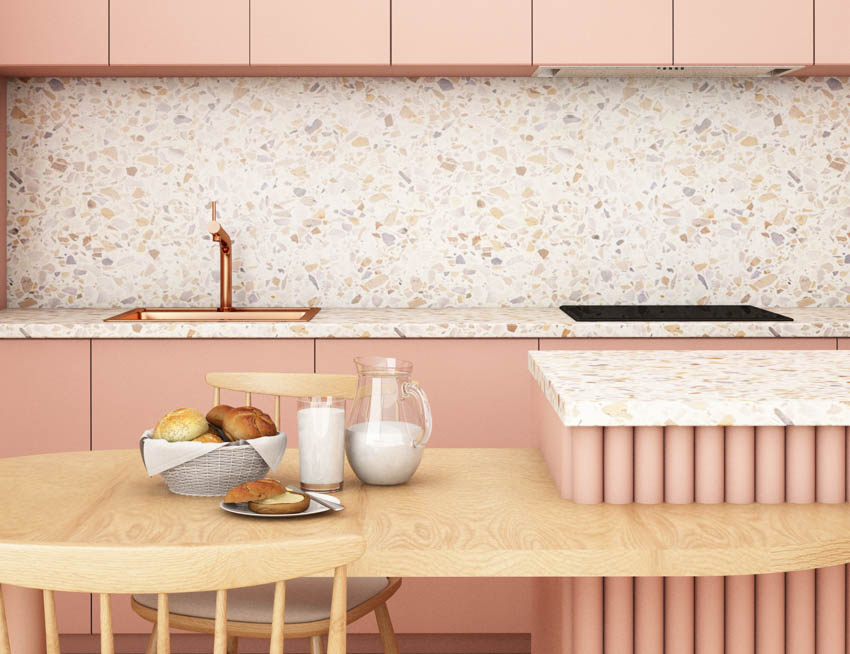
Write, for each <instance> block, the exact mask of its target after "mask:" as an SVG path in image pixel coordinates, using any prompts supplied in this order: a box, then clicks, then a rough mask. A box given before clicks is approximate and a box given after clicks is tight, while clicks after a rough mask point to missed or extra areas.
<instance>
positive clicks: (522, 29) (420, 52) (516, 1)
mask: <svg viewBox="0 0 850 654" xmlns="http://www.w3.org/2000/svg"><path fill="white" fill-rule="evenodd" d="M392 63H393V65H396V64H399V65H417V64H421V65H430V64H448V65H451V64H482V65H484V64H487V65H501V64H529V63H531V0H393V3H392Z"/></svg>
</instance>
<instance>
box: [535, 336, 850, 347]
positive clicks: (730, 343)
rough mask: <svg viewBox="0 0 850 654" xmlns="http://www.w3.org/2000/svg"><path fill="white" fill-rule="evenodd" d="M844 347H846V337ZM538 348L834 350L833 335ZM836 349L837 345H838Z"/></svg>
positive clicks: (558, 342) (546, 343)
mask: <svg viewBox="0 0 850 654" xmlns="http://www.w3.org/2000/svg"><path fill="white" fill-rule="evenodd" d="M838 340H839V343H840V342H841V340H845V341H847V345H846V346H845V347H846V349H850V339H838ZM540 349H541V350H834V349H835V339H834V338H541V339H540ZM839 349H840V348H839Z"/></svg>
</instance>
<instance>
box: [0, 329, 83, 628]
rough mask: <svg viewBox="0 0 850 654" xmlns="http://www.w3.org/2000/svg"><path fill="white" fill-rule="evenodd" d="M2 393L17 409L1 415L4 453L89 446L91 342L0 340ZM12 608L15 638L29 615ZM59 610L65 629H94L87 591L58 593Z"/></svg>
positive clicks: (20, 594) (0, 447)
mask: <svg viewBox="0 0 850 654" xmlns="http://www.w3.org/2000/svg"><path fill="white" fill-rule="evenodd" d="M0 397H2V398H3V401H4V402H5V403H6V404H7V405H8V406H14V407H16V411H7V412H5V413H4V414H3V435H4V437H3V438H2V440H0V456H4V457H6V456H24V455H27V454H43V453H47V452H65V451H74V450H87V449H89V437H90V432H91V428H90V421H89V341H84V340H17V339H16V340H0ZM25 594H26V591H20V592H17V593H16V594H15V599H10V600H9V602H10V603H12V602H14V601H21V599H20V598H22V597H23V596H24V595H25ZM24 601H25V602H26V600H24ZM40 602H41V600H40V596H39V600H38V603H39V604H40ZM11 610H12V611H14V612H13V615H10V617H9V621H10V627H9V628H10V629H11V630H12V638H14V632H15V630H16V625H15V622H16V620H17V619H19V618H20V619H26V618H27V613H26V612H25V611H18V610H14V609H11ZM56 614H57V619H58V621H59V629H60V631H61V632H62V633H68V634H87V633H90V630H91V605H90V602H89V596H88V595H83V594H76V593H57V595H56ZM17 629H20V627H17Z"/></svg>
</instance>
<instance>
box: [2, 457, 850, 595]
mask: <svg viewBox="0 0 850 654" xmlns="http://www.w3.org/2000/svg"><path fill="white" fill-rule="evenodd" d="M297 471H298V456H297V452H296V451H294V450H293V451H289V452H287V454H286V456H285V457H284V462H283V464H282V465H281V467H280V469H279V470H278V473H277V474H276V475H274V476H276V477H278V478H280V479H282V480H283V481H285V482H288V483H293V482H294V483H297V479H298V475H297ZM0 497H4V498H7V499H6V500H5V501H4V503H3V520H2V521H0V581H3V582H5V583H12V584H15V583H18V584H20V585H26V584H24V583H23V580H22V577H21V575H22V574H23V573H21V572H16V571H19V570H20V568H21V564H20V561H21V560H22V559H20V558H19V557H20V556H22V555H27V556H29V557H30V558H29V559H28V560H29V561H34V562H35V563H36V564H39V562H41V564H44V562H46V561H47V560H48V559H51V560H52V559H53V558H55V557H56V555H57V552H60V553H61V561H62V563H63V566H64V569H65V570H66V571H67V572H66V573H65V574H64V575H60V576H59V578H56V577H52V578H51V579H50V580H49V581H50V582H51V583H50V584H49V585H51V587H52V588H54V589H56V590H75V589H76V586H79V585H80V584H79V582H78V581H75V578H77V577H78V576H79V575H78V571H79V569H80V568H79V566H80V565H81V564H82V563H83V562H84V561H87V562H89V563H90V562H91V557H93V556H96V557H97V561H98V562H99V564H100V565H103V566H112V567H115V566H118V565H120V564H122V562H123V564H124V565H126V561H127V555H128V553H129V555H130V556H131V557H132V561H133V563H134V565H133V569H132V570H131V571H129V572H128V574H131V575H132V577H133V579H137V580H138V584H137V585H138V588H137V589H136V590H137V591H139V592H141V591H145V592H156V591H159V592H169V591H171V587H166V586H164V585H163V583H162V579H161V576H162V575H161V574H159V573H158V572H157V568H161V567H162V562H163V561H165V560H167V561H169V562H173V561H175V560H177V561H179V562H180V566H178V567H179V568H180V570H181V572H180V573H179V575H178V576H179V577H180V578H179V579H177V580H174V583H173V584H171V585H170V586H173V587H177V586H179V583H178V582H181V581H183V582H185V581H187V580H189V579H192V578H193V577H192V575H196V576H197V575H198V574H199V570H201V571H203V572H204V574H203V576H204V578H205V579H207V581H206V582H205V585H206V587H208V588H224V587H233V586H241V585H253V584H257V583H265V582H267V581H268V580H269V579H268V577H269V575H270V574H271V575H273V574H274V571H275V569H277V568H278V566H284V565H292V561H293V559H296V560H297V559H298V557H302V556H303V557H309V552H311V551H313V552H323V553H328V552H333V551H337V552H340V551H343V550H344V551H345V552H346V553H354V554H353V558H356V556H358V555H359V552H360V551H363V548H364V544H365V551H364V552H363V555H362V557H360V558H358V559H357V560H356V561H354V562H353V563H352V564H350V566H349V574H350V575H363V576H380V575H386V576H396V575H398V576H408V577H415V576H419V577H440V576H447V577H466V576H485V577H491V576H504V577H523V576H533V577H538V576H540V577H546V576H554V577H560V576H601V575H605V576H619V575H627V576H642V575H731V574H753V573H766V572H777V571H786V570H799V569H808V568H815V567H825V566H831V565H838V564H843V563H847V562H850V505H847V504H838V505H826V504H808V505H791V504H781V505H764V504H761V505H759V504H751V505H728V504H717V505H698V504H689V505H670V504H660V505H637V504H632V505H624V506H617V505H607V504H600V505H577V504H574V503H573V502H570V501H568V500H564V499H562V498H561V497H560V496H559V495H558V492H557V490H556V488H555V486H554V484H553V482H552V481H551V478H550V476H549V473H548V471H547V469H546V466H545V463H544V461H543V458H542V456H541V454H540V452H539V451H538V450H536V449H438V448H432V449H428V450H426V451H425V454H424V457H423V461H422V465H421V466H420V468H419V470H418V471H417V473H416V474H415V475H414V477H413V479H412V480H411V481H410V482H409V483H408V484H405V485H403V486H391V487H380V486H365V485H362V484H360V482H359V481H357V479H356V478H355V477H354V476H353V474H352V473H351V471H350V470H347V477H346V483H345V490H344V491H343V492H342V493H340V495H339V497H340V500H341V501H342V502H343V503H344V504H345V506H346V510H345V511H341V512H339V513H334V514H330V513H325V514H320V515H317V516H313V517H302V518H295V519H282V520H275V519H268V518H248V517H240V516H235V515H232V514H229V513H226V512H224V511H222V510H221V509H220V508H219V506H218V504H219V501H220V498H195V497H182V496H179V495H173V494H171V493H169V492H168V490H167V489H166V488H165V484H164V482H163V481H162V480H161V479H160V478H159V477H154V478H148V477H147V474H146V473H145V471H144V468H143V466H142V463H141V460H140V458H139V453H138V451H137V450H117V451H104V452H76V453H67V454H50V455H39V456H33V457H20V458H14V459H5V460H0ZM9 498H20V499H18V500H17V501H14V502H12V501H9ZM34 552H35V553H36V554H35V555H34V554H33V553H34ZM39 552H40V553H39ZM42 554H43V556H42ZM48 555H50V556H48ZM33 556H35V558H33ZM305 565H306V563H305ZM51 566H52V567H51V568H50V570H47V569H46V568H45V572H44V575H45V576H46V575H48V574H53V575H55V573H56V566H55V565H53V564H51ZM27 567H29V566H27ZM16 575H17V576H16ZM153 578H156V580H155V581H152V580H151V579H153ZM233 582H237V583H233ZM134 583H135V582H134ZM75 584H76V586H75ZM184 589H185V588H184ZM126 590H127V587H126V584H125V585H124V586H122V588H120V589H118V588H116V589H115V591H114V592H119V591H126ZM104 592H108V591H107V590H106V589H104Z"/></svg>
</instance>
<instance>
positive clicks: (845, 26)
mask: <svg viewBox="0 0 850 654" xmlns="http://www.w3.org/2000/svg"><path fill="white" fill-rule="evenodd" d="M815 63H816V64H845V65H847V64H850V2H847V0H815Z"/></svg>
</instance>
